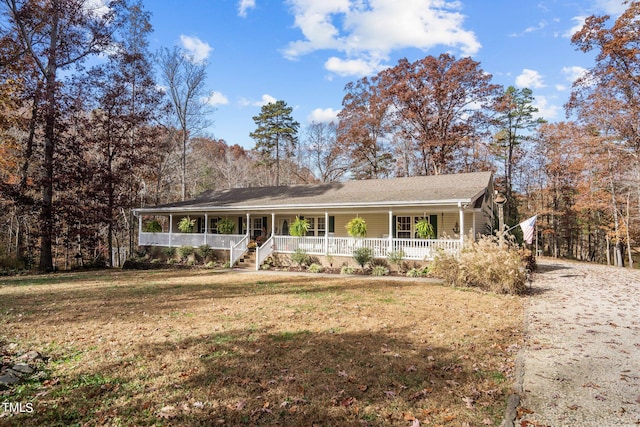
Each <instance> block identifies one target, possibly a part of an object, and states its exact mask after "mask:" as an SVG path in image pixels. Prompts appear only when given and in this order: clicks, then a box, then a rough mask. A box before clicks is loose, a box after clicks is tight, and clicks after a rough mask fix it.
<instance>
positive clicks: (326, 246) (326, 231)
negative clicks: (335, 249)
mask: <svg viewBox="0 0 640 427" xmlns="http://www.w3.org/2000/svg"><path fill="white" fill-rule="evenodd" d="M323 252H324V254H325V255H328V254H329V212H328V211H324V248H323Z"/></svg>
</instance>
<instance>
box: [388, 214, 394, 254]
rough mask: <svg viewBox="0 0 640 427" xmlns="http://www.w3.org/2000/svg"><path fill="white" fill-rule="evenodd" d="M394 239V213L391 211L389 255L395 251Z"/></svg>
mask: <svg viewBox="0 0 640 427" xmlns="http://www.w3.org/2000/svg"><path fill="white" fill-rule="evenodd" d="M393 237H394V236H393V211H392V210H391V209H389V250H388V251H387V252H389V253H391V252H393V251H394V247H393Z"/></svg>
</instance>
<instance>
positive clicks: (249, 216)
mask: <svg viewBox="0 0 640 427" xmlns="http://www.w3.org/2000/svg"><path fill="white" fill-rule="evenodd" d="M247 236H249V239H251V214H250V213H249V212H247Z"/></svg>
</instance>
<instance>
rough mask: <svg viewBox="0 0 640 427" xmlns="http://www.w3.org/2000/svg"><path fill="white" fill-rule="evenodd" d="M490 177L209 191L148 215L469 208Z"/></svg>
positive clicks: (479, 174) (477, 175)
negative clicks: (320, 208)
mask: <svg viewBox="0 0 640 427" xmlns="http://www.w3.org/2000/svg"><path fill="white" fill-rule="evenodd" d="M491 177H492V174H491V172H472V173H462V174H452V175H432V176H415V177H408V178H390V179H368V180H357V181H347V182H340V183H329V184H304V185H288V186H278V187H275V186H274V187H252V188H234V189H230V190H209V191H205V192H204V193H202V194H200V195H199V196H197V197H196V198H195V199H193V200H187V201H184V202H176V203H169V204H165V205H161V206H156V207H155V208H149V209H148V210H156V209H158V210H172V208H173V209H175V208H184V209H188V210H195V209H199V208H202V209H204V208H207V209H210V208H222V209H224V208H228V209H241V208H257V207H263V208H267V207H270V208H283V207H289V206H291V207H292V206H302V207H314V206H330V205H339V206H347V205H348V206H372V205H385V204H389V205H402V204H409V205H410V204H418V203H424V204H437V203H456V202H463V203H468V202H471V201H473V200H474V199H475V198H476V197H478V196H479V195H482V194H484V191H485V190H486V189H487V187H488V186H489V185H490V182H491V179H492V178H491ZM140 210H141V211H144V210H147V209H140Z"/></svg>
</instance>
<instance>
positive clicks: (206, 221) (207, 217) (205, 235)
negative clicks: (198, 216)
mask: <svg viewBox="0 0 640 427" xmlns="http://www.w3.org/2000/svg"><path fill="white" fill-rule="evenodd" d="M207 233H209V215H207V214H206V213H205V214H204V243H203V245H206V244H207Z"/></svg>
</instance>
